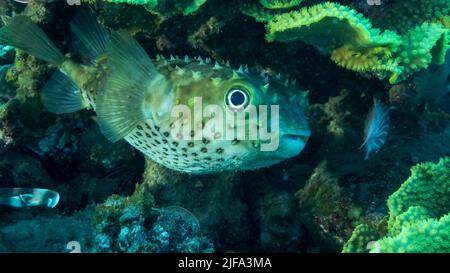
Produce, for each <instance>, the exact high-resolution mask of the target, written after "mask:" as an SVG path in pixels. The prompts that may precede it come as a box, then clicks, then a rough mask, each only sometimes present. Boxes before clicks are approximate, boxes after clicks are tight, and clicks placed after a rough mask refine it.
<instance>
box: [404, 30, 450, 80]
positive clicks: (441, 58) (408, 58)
mask: <svg viewBox="0 0 450 273" xmlns="http://www.w3.org/2000/svg"><path fill="white" fill-rule="evenodd" d="M448 48H449V30H448V29H447V28H445V27H444V26H443V25H441V24H436V23H428V22H425V23H423V24H422V25H420V26H417V27H415V28H413V29H411V30H410V31H408V32H407V33H406V34H405V35H404V37H403V39H402V45H401V47H400V56H399V63H400V65H401V75H399V79H398V80H403V79H406V78H407V77H409V76H410V75H411V74H413V73H414V72H416V71H419V70H421V69H424V68H427V67H428V65H429V64H430V63H435V64H442V63H444V62H445V54H446V52H447V49H448Z"/></svg>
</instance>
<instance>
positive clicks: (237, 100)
mask: <svg viewBox="0 0 450 273" xmlns="http://www.w3.org/2000/svg"><path fill="white" fill-rule="evenodd" d="M244 102H245V95H244V93H242V91H235V92H234V93H233V94H232V95H231V103H232V104H233V105H242V104H244Z"/></svg>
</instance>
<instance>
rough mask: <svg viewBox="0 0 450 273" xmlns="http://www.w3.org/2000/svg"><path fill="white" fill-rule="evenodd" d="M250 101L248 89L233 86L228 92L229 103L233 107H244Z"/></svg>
mask: <svg viewBox="0 0 450 273" xmlns="http://www.w3.org/2000/svg"><path fill="white" fill-rule="evenodd" d="M247 102H248V94H247V92H246V91H244V90H241V89H238V88H233V89H231V90H230V91H229V92H228V95H227V104H228V105H229V106H230V107H231V108H242V107H245V106H246V105H245V104H246V103H247Z"/></svg>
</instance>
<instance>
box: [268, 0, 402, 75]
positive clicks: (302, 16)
mask: <svg viewBox="0 0 450 273" xmlns="http://www.w3.org/2000/svg"><path fill="white" fill-rule="evenodd" d="M266 38H267V40H268V41H274V40H278V41H283V42H288V41H292V40H302V41H304V42H306V43H308V44H311V45H313V46H315V47H317V48H318V49H319V50H321V51H322V52H324V53H327V54H331V58H332V60H333V61H335V62H336V63H337V64H338V65H340V66H342V67H345V68H347V69H351V70H354V71H358V72H372V73H375V72H376V73H379V72H385V74H386V75H384V76H387V75H389V76H390V75H391V74H393V73H395V74H396V73H398V64H397V62H396V59H395V58H393V57H392V55H393V54H394V52H395V51H396V50H397V49H398V47H399V45H400V42H401V37H400V36H399V35H397V34H396V33H395V32H392V31H384V32H381V31H380V30H379V29H377V28H373V27H372V24H371V23H370V21H369V20H368V19H366V18H364V16H363V15H362V14H359V13H357V12H356V11H355V10H353V9H351V8H349V7H346V6H343V5H340V4H336V3H330V2H327V3H324V4H319V5H315V6H312V7H309V8H303V9H301V10H299V11H293V12H289V13H284V14H281V15H277V16H275V17H274V18H273V19H272V20H270V21H269V22H268V24H267V35H266Z"/></svg>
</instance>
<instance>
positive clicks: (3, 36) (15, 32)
mask: <svg viewBox="0 0 450 273" xmlns="http://www.w3.org/2000/svg"><path fill="white" fill-rule="evenodd" d="M0 43H2V44H6V45H10V46H14V47H16V48H18V49H21V50H23V51H25V52H27V53H28V54H30V55H33V56H35V57H36V58H38V59H41V60H44V61H46V62H48V63H51V64H53V65H55V66H59V65H61V64H62V63H63V62H64V55H63V54H62V53H61V51H60V50H59V49H58V48H57V47H56V46H55V44H53V42H52V41H51V40H50V38H48V36H47V35H46V34H45V33H44V31H42V29H40V28H39V27H38V26H37V25H36V24H35V23H33V22H32V21H31V19H30V18H28V17H26V16H23V15H20V16H16V17H14V18H12V19H11V20H10V22H9V23H8V24H7V25H6V26H4V27H3V28H1V29H0Z"/></svg>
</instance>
